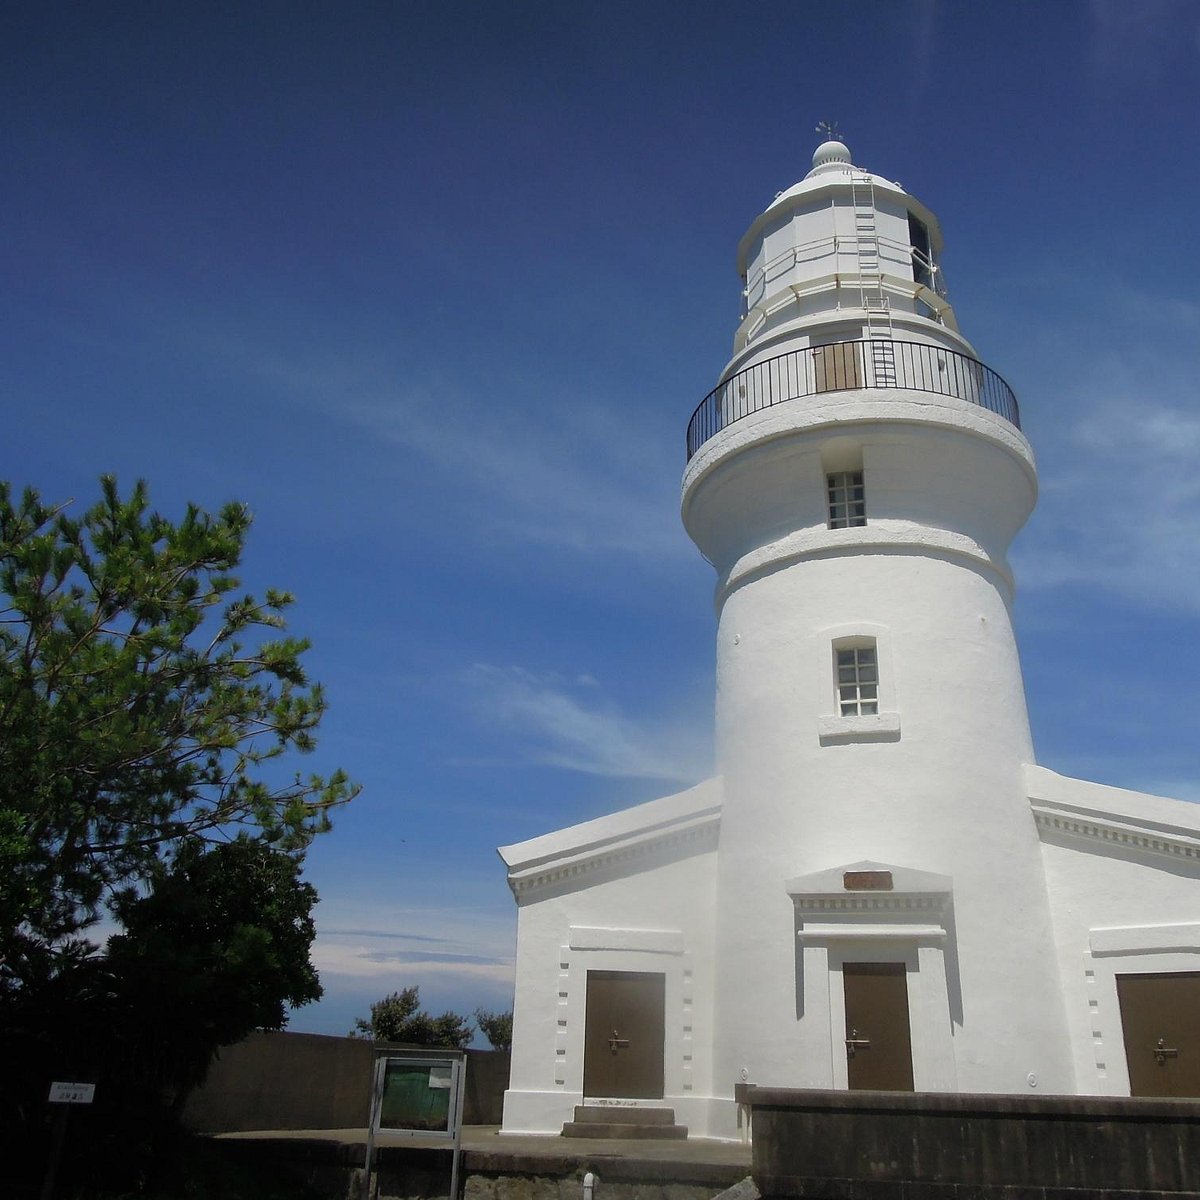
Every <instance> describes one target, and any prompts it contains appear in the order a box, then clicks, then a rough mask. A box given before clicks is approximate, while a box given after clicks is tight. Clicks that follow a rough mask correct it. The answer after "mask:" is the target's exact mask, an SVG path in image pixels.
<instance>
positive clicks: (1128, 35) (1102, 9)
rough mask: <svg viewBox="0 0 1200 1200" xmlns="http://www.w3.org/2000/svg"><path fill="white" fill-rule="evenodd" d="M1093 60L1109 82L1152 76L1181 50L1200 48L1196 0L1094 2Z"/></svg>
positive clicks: (1091, 40) (1105, 0) (1103, 0)
mask: <svg viewBox="0 0 1200 1200" xmlns="http://www.w3.org/2000/svg"><path fill="white" fill-rule="evenodd" d="M1089 8H1090V10H1091V17H1092V22H1091V38H1090V49H1091V60H1092V67H1093V69H1094V70H1095V71H1096V72H1097V73H1099V74H1101V75H1102V76H1103V77H1104V78H1105V79H1107V80H1111V79H1113V78H1118V79H1128V78H1130V77H1131V76H1132V77H1134V78H1143V77H1151V76H1153V75H1154V74H1155V73H1156V72H1159V71H1161V69H1162V63H1163V61H1164V60H1165V59H1167V58H1170V57H1173V56H1174V54H1175V53H1176V52H1178V51H1180V50H1187V49H1190V50H1192V51H1197V50H1200V16H1198V15H1197V9H1196V5H1195V4H1194V3H1192V0H1138V2H1137V3H1136V4H1131V3H1129V0H1091V3H1090V5H1089Z"/></svg>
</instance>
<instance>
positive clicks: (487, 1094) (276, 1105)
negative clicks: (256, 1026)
mask: <svg viewBox="0 0 1200 1200" xmlns="http://www.w3.org/2000/svg"><path fill="white" fill-rule="evenodd" d="M388 1046H389V1043H386V1042H369V1041H366V1040H364V1039H362V1038H351V1037H327V1036H325V1035H323V1034H318V1033H287V1032H281V1033H261V1032H259V1033H252V1034H251V1035H250V1036H249V1037H248V1038H247V1039H246V1040H245V1041H244V1042H238V1043H237V1045H235V1046H226V1047H225V1048H224V1049H223V1050H222V1051H221V1053H220V1055H219V1056H218V1057H217V1059H216V1061H215V1062H214V1063H213V1065H212V1068H211V1069H210V1070H209V1073H208V1077H207V1078H206V1079H205V1081H204V1083H203V1085H202V1086H201V1087H199V1088H197V1089H196V1090H195V1091H194V1092H193V1093H192V1094H191V1095H190V1096H189V1097H188V1100H187V1103H186V1105H185V1106H184V1110H183V1123H184V1125H185V1126H186V1127H187V1128H188V1129H191V1130H193V1131H194V1132H196V1133H239V1132H242V1131H246V1130H254V1129H365V1128H366V1126H367V1120H368V1114H369V1108H370V1094H371V1071H372V1068H373V1064H374V1061H375V1053H376V1051H377V1050H383V1049H387V1048H388ZM397 1049H400V1048H399V1047H397ZM508 1065H509V1056H508V1054H507V1052H500V1051H496V1050H468V1051H467V1091H466V1096H465V1097H464V1106H463V1123H464V1124H466V1125H499V1124H500V1121H501V1119H502V1111H503V1107H504V1089H505V1088H506V1087H508Z"/></svg>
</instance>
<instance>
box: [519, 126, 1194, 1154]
mask: <svg viewBox="0 0 1200 1200" xmlns="http://www.w3.org/2000/svg"><path fill="white" fill-rule="evenodd" d="M941 251H942V234H941V230H940V228H939V226H938V222H937V218H936V217H935V216H934V215H933V213H931V212H930V211H929V209H927V208H926V207H925V206H924V205H923V204H922V203H921V202H920V201H919V200H916V199H915V198H914V197H912V196H910V195H909V194H908V193H906V192H905V191H904V190H903V189H902V188H901V187H900V186H899V185H898V184H895V183H891V182H889V181H887V180H886V179H883V178H881V177H879V176H877V175H873V174H871V173H870V172H868V171H866V170H863V169H862V168H859V167H857V166H854V165H853V164H852V162H851V159H850V155H849V152H848V151H847V149H846V147H845V146H844V145H843V144H842V143H841V142H838V141H833V140H830V141H827V142H825V143H824V144H823V145H822V146H820V147H819V148H818V150H817V152H816V154H815V155H814V156H813V168H812V170H811V171H810V172H809V173H808V174H807V175H806V176H805V178H804V179H803V180H801V181H800V182H799V183H797V184H796V185H795V186H794V187H792V188H790V189H789V190H788V191H786V192H783V193H781V194H780V195H779V196H777V197H776V199H775V200H774V201H773V202H772V204H771V205H770V207H768V208H767V210H766V211H765V212H764V213H762V215H761V216H759V217H757V218H756V219H755V221H754V222H753V224H752V225H751V226H750V228H749V230H748V231H747V233H746V235H745V236H744V237H743V238H742V240H741V243H740V244H739V246H738V268H739V271H740V273H741V275H742V279H743V281H744V286H745V293H744V295H745V301H744V306H743V312H744V315H743V317H742V320H741V323H740V325H739V326H738V330H737V334H736V337H735V339H734V354H733V358H732V359H731V360H730V362H729V365H728V366H727V367H726V368H725V370H724V372H723V373H722V375H721V377H720V380H719V382H718V386H717V387H716V389H715V390H714V391H713V392H712V393H711V394H710V395H709V396H708V397H706V399H705V400H704V402H703V403H702V404H701V406H700V408H699V409H697V411H696V414H695V416H694V417H693V418H692V422H691V425H690V426H689V428H688V455H689V457H688V462H687V468H686V470H685V472H684V477H683V499H682V509H683V521H684V525H685V526H686V528H687V531H688V533H689V535H690V536H691V538H692V539H693V541H695V543H696V545H697V546H698V547H699V549H700V552H701V553H702V554H703V555H704V556H705V557H706V558H707V559H708V560H709V561H710V562H711V563H712V564H713V566H714V567H715V569H716V572H717V591H716V610H717V615H718V626H717V696H716V727H717V764H718V770H719V775H718V776H717V777H716V778H714V779H711V780H709V781H707V782H705V783H702V784H700V785H699V786H697V787H694V788H691V789H690V790H688V791H685V792H681V793H680V794H678V795H674V796H668V797H665V798H664V799H661V800H655V801H652V802H651V803H649V804H642V805H638V806H637V807H635V808H630V809H627V810H625V811H623V812H618V813H614V814H613V815H611V816H607V817H602V818H600V819H598V820H595V821H589V822H586V823H585V824H582V825H576V826H573V827H571V828H569V829H562V830H559V831H557V832H555V833H548V834H546V835H545V836H544V837H539V838H534V839H533V840H531V841H527V842H522V843H519V844H517V845H512V846H506V847H504V848H503V849H502V850H501V851H500V853H501V856H502V857H503V859H504V862H505V864H506V866H507V868H508V879H509V883H510V886H511V887H512V890H513V893H514V895H515V896H516V900H517V904H518V907H519V922H518V940H517V972H516V1003H515V1018H514V1042H513V1059H512V1076H511V1085H510V1089H509V1091H508V1092H507V1094H506V1097H505V1107H504V1129H505V1131H506V1132H546V1131H550V1132H558V1131H559V1130H561V1129H562V1128H563V1126H564V1124H565V1123H568V1122H571V1121H572V1118H573V1116H574V1110H575V1108H576V1106H577V1105H583V1104H585V1103H586V1104H589V1105H605V1106H610V1107H633V1106H650V1107H658V1108H666V1109H672V1110H673V1111H674V1114H675V1115H674V1121H675V1122H676V1123H678V1124H680V1125H685V1126H687V1127H688V1129H689V1130H690V1132H691V1134H692V1135H693V1136H701V1137H717V1138H732V1137H736V1136H738V1130H739V1110H738V1106H737V1103H736V1101H735V1098H734V1097H735V1087H736V1085H738V1084H739V1083H745V1082H750V1083H756V1084H761V1085H773V1086H784V1087H811V1088H852V1089H854V1088H884V1089H893V1090H895V1089H901V1090H903V1089H915V1090H918V1091H963V1092H1004V1093H1025V1094H1029V1093H1031V1092H1037V1093H1065V1094H1092V1095H1113V1096H1124V1095H1129V1094H1131V1093H1132V1094H1134V1095H1137V1094H1147V1095H1198V1094H1200V806H1197V805H1193V804H1188V803H1184V802H1182V801H1177V800H1169V799H1163V798H1160V797H1156V796H1148V795H1143V794H1140V793H1135V792H1129V791H1124V790H1121V789H1118V788H1112V787H1105V786H1103V785H1101V784H1096V783H1087V782H1084V781H1083V780H1079V779H1069V778H1066V777H1064V776H1061V775H1057V774H1055V773H1054V772H1052V771H1049V770H1047V769H1046V768H1044V767H1039V766H1038V765H1037V763H1036V762H1035V761H1034V755H1033V744H1032V740H1031V737H1030V730H1029V718H1028V713H1027V711H1026V706H1025V696H1024V689H1023V684H1022V680H1021V668H1020V662H1019V659H1018V654H1017V647H1016V642H1015V639H1014V636H1013V627H1012V605H1013V576H1012V572H1011V570H1010V568H1009V565H1008V559H1007V553H1008V548H1009V544H1010V543H1011V541H1012V539H1013V537H1014V535H1015V534H1016V533H1017V532H1018V531H1019V530H1020V528H1021V527H1022V525H1023V524H1024V523H1025V521H1026V519H1027V518H1028V517H1029V514H1030V512H1031V511H1032V509H1033V506H1034V502H1035V500H1036V498H1037V473H1036V470H1035V467H1034V459H1033V451H1032V450H1031V449H1030V445H1029V442H1028V441H1027V440H1026V438H1025V436H1024V435H1023V434H1022V432H1021V426H1020V418H1019V413H1018V409H1017V403H1016V400H1015V399H1014V397H1013V394H1012V392H1011V390H1010V389H1009V387H1008V385H1007V384H1006V383H1005V382H1004V380H1003V379H1002V378H1001V377H1000V376H999V375H997V374H996V373H995V372H994V371H993V370H991V369H990V368H989V367H987V366H985V365H984V364H983V363H982V362H980V360H979V358H978V357H977V356H976V353H975V351H974V349H973V348H972V346H971V344H970V342H968V341H967V340H966V338H964V337H963V335H962V334H961V333H960V332H959V328H958V321H957V319H956V317H955V314H954V310H953V309H952V308H951V306H950V303H949V301H948V299H947V296H946V292H945V289H944V287H943V286H942V284H941V275H940V271H939V260H940V257H941ZM581 1119H582V1118H581ZM664 1119H665V1120H670V1118H667V1117H665V1115H664Z"/></svg>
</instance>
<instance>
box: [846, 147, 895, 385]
mask: <svg viewBox="0 0 1200 1200" xmlns="http://www.w3.org/2000/svg"><path fill="white" fill-rule="evenodd" d="M850 189H851V192H850V197H851V201H852V203H853V206H854V241H855V245H856V246H857V247H858V286H859V290H860V292H861V295H862V306H863V311H864V312H865V313H866V315H867V326H866V334H867V339H866V346H865V347H864V349H865V351H866V355H867V358H868V360H869V363H870V366H869V368H868V369H869V371H870V376H869V377H868V380H867V384H868V386H871V387H895V386H896V347H895V345H894V344H893V341H892V307H891V304H890V303H889V302H888V298H887V296H885V295H884V292H883V270H882V268H881V266H880V262H879V230H878V228H877V226H876V223H875V180H874V177H873V176H871V175H870V174H868V173H867V172H866V171H852V172H851V174H850Z"/></svg>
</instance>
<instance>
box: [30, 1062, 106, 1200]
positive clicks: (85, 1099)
mask: <svg viewBox="0 0 1200 1200" xmlns="http://www.w3.org/2000/svg"><path fill="white" fill-rule="evenodd" d="M95 1098H96V1085H95V1084H94V1083H64V1082H60V1081H58V1080H56V1081H55V1082H54V1083H52V1084H51V1085H50V1095H49V1096H47V1097H46V1102H47V1103H48V1104H57V1105H59V1109H58V1115H57V1116H56V1117H55V1118H54V1140H53V1142H52V1143H51V1146H50V1162H49V1163H48V1164H47V1166H46V1178H45V1179H44V1180H43V1181H42V1197H41V1200H53V1197H54V1184H55V1182H56V1181H57V1179H58V1164H59V1161H60V1160H61V1158H62V1150H63V1145H64V1143H65V1142H66V1140H67V1121H68V1120H69V1119H70V1115H71V1106H72V1105H74V1104H91V1103H92V1101H93V1100H94V1099H95Z"/></svg>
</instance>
